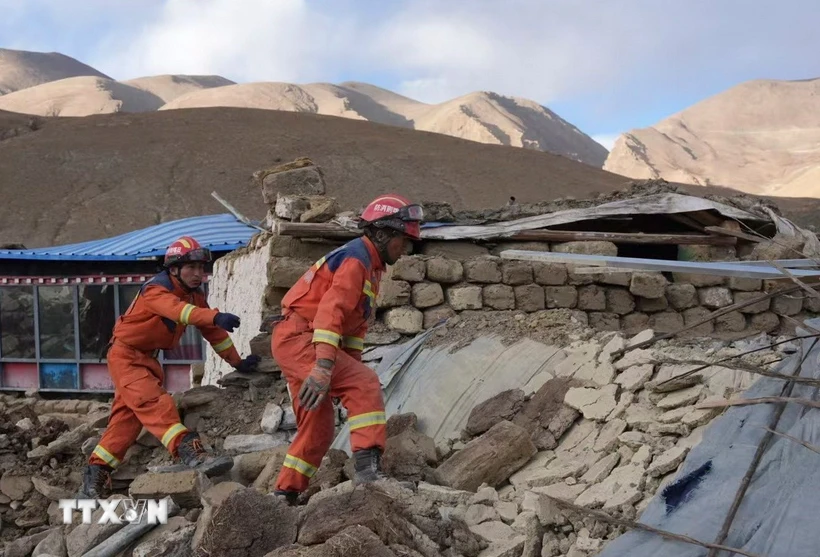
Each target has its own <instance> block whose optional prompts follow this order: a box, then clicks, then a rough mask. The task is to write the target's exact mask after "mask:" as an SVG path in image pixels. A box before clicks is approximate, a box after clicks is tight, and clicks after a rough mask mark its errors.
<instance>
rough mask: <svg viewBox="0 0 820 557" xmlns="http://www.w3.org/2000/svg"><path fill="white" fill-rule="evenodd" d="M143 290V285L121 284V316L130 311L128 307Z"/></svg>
mask: <svg viewBox="0 0 820 557" xmlns="http://www.w3.org/2000/svg"><path fill="white" fill-rule="evenodd" d="M140 288H142V285H141V284H121V285H120V315H122V314H123V313H125V312H126V311H128V306H130V305H131V302H133V301H134V298H136V297H137V294H138V293H139V291H140Z"/></svg>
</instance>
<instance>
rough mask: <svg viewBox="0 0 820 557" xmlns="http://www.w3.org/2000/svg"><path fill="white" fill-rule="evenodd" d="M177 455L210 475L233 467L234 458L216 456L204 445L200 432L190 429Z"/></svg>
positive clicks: (194, 467) (178, 448) (184, 462)
mask: <svg viewBox="0 0 820 557" xmlns="http://www.w3.org/2000/svg"><path fill="white" fill-rule="evenodd" d="M177 455H178V456H179V459H180V460H181V461H182V463H183V464H185V465H186V466H188V467H190V468H193V469H195V470H198V471H199V472H202V473H203V474H205V475H206V476H208V477H211V476H218V475H220V474H224V473H225V472H227V471H228V470H230V469H231V468H233V458H231V457H229V456H215V455H214V454H213V453H211V452H210V451H208V450H206V449H205V447H204V446H203V445H202V440H201V439H200V438H199V434H198V433H196V432H194V431H189V432H188V433H186V434H185V435H184V436H183V437H182V441H181V442H180V443H179V446H178V447H177Z"/></svg>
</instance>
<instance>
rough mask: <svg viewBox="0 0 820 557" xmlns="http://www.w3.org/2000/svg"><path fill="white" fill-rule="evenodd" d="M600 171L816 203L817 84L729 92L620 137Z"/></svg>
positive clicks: (819, 179)
mask: <svg viewBox="0 0 820 557" xmlns="http://www.w3.org/2000/svg"><path fill="white" fill-rule="evenodd" d="M604 168H605V169H606V170H609V171H611V172H616V173H618V174H623V175H625V176H631V177H635V178H654V177H662V178H665V179H667V180H670V181H676V182H684V183H690V184H700V185H712V184H719V185H723V186H728V187H731V188H735V189H738V190H741V191H745V192H748V193H755V194H767V195H775V196H793V197H796V196H801V197H820V79H812V80H804V81H775V80H757V81H750V82H746V83H743V84H741V85H738V86H737V87H733V88H732V89H729V90H728V91H725V92H723V93H721V94H718V95H715V96H714V97H711V98H708V99H706V100H704V101H702V102H699V103H697V104H695V105H694V106H692V107H690V108H687V109H686V110H684V111H682V112H679V113H677V114H674V115H672V116H670V117H669V118H667V119H665V120H663V121H661V122H660V123H658V124H656V125H655V126H652V127H650V128H644V129H639V130H633V131H631V132H629V133H626V134H623V135H622V136H621V137H620V138H618V140H617V141H616V143H615V147H614V148H613V150H612V152H611V153H610V155H609V157H608V158H607V160H606V164H605V165H604Z"/></svg>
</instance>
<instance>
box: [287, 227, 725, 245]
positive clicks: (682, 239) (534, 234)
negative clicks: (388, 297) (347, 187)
mask: <svg viewBox="0 0 820 557" xmlns="http://www.w3.org/2000/svg"><path fill="white" fill-rule="evenodd" d="M276 230H277V232H278V234H279V235H281V236H292V237H295V238H347V239H350V238H356V237H358V236H360V235H361V234H362V231H361V230H349V229H346V228H343V227H341V226H339V225H338V224H336V223H332V222H321V223H302V222H279V223H277V225H276ZM432 230H435V229H432ZM426 232H427V229H425V230H423V231H422V237H424V236H425V235H426ZM495 238H505V239H508V240H511V241H536V242H538V241H540V242H576V241H609V242H615V243H620V244H673V245H678V244H689V245H712V246H732V245H735V244H736V243H737V238H733V237H727V236H717V235H705V234H641V233H627V232H576V231H573V230H527V231H524V232H517V233H514V234H510V235H503V236H502V235H495V236H486V237H485V239H495Z"/></svg>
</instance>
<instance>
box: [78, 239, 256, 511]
mask: <svg viewBox="0 0 820 557" xmlns="http://www.w3.org/2000/svg"><path fill="white" fill-rule="evenodd" d="M211 260H212V258H211V253H210V250H208V249H206V248H203V247H201V246H200V245H199V243H198V242H197V241H196V240H194V239H193V238H191V237H189V236H183V237H182V238H180V239H179V240H177V241H175V242H174V243H173V244H171V245H170V246H169V247H168V249H167V251H166V253H165V261H164V266H165V270H163V271H162V272H161V273H159V274H158V275H156V276H154V277H153V278H152V279H151V280H149V281H148V282H146V283H145V284H144V285H143V286H142V288H141V289H140V292H139V294H138V295H137V297H136V298H135V299H134V301H133V302H132V303H131V306H130V307H129V308H128V310H127V311H126V312H125V313H124V314H123V315H122V316H121V317H120V318H119V319H118V320H117V323H116V325H115V326H114V331H113V334H112V338H111V341H110V342H109V345H108V355H107V358H108V371H109V373H110V374H111V379H112V381H113V383H114V401H113V403H112V405H111V415H110V416H109V418H108V427H107V428H106V430H105V433H103V436H102V438H101V439H100V442H99V443H98V444H97V446H96V447H95V448H94V451H93V452H92V453H91V456H90V458H89V460H88V466H87V467H86V469H85V471H84V474H83V487H82V489H81V492H80V493H81V496H83V497H86V498H89V499H100V498H106V497H107V496H108V495H109V493H110V487H111V472H112V471H113V470H114V469H115V468H116V467H117V466H118V465H119V464H120V463H121V462H122V459H123V457H124V456H125V452H126V451H127V450H128V448H129V447H130V446H131V445H133V444H134V442H135V441H136V440H137V436H138V435H139V433H140V431H141V430H142V428H143V426H144V427H145V428H146V429H147V430H148V431H149V432H151V433H152V434H153V435H154V436H155V437H156V438H157V439H159V440H160V441H161V442H162V444H163V445H164V446H165V447H166V448H167V449H168V451H170V453H171V454H172V455H173V456H174V457H175V458H178V459H179V460H180V461H182V463H183V464H185V465H187V466H190V467H192V468H196V469H198V470H201V471H203V472H204V473H205V474H206V475H209V476H210V475H215V474H220V473H223V472H225V471H227V470H229V469H230V468H231V467H233V459H231V458H230V457H218V458H217V457H214V456H213V455H212V454H211V453H209V452H208V451H206V450H205V449H204V447H203V446H202V442H201V440H200V438H199V434H198V433H196V432H193V431H189V430H188V429H187V428H186V427H185V426H184V425H183V424H182V421H181V419H180V416H179V412H178V411H177V407H176V404H175V402H174V400H173V398H172V397H171V395H170V394H169V393H168V392H167V391H166V390H165V389H164V388H163V386H162V385H163V378H164V374H163V370H162V367H161V366H160V363H159V361H157V355H158V353H159V351H160V350H172V349H174V348H175V347H177V345H178V344H179V339H180V338H181V337H182V335H183V334H184V333H185V329H186V327H187V326H188V325H193V326H195V327H197V328H198V329H199V330H200V331H201V332H202V336H203V337H205V339H206V340H207V341H208V342H209V343H210V344H211V346H212V347H213V349H214V351H216V353H217V354H219V356H221V357H222V359H224V360H225V361H227V362H228V363H229V364H231V365H232V366H233V367H234V368H236V369H237V370H240V371H251V370H253V369H254V367H255V366H256V363H257V362H258V357H257V356H249V357H247V358H245V359H244V360H243V359H241V358H240V356H239V354H238V353H237V351H236V348H235V347H234V345H233V342H232V341H231V337H230V336H229V335H228V332H233V330H234V329H235V328H236V327H239V325H240V320H239V317H237V316H236V315H233V314H230V313H223V312H220V311H219V310H218V309H211V308H210V307H208V302H207V301H206V296H205V292H204V291H203V290H202V288H201V285H202V279H203V275H204V274H205V264H206V263H208V262H210V261H211Z"/></svg>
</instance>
